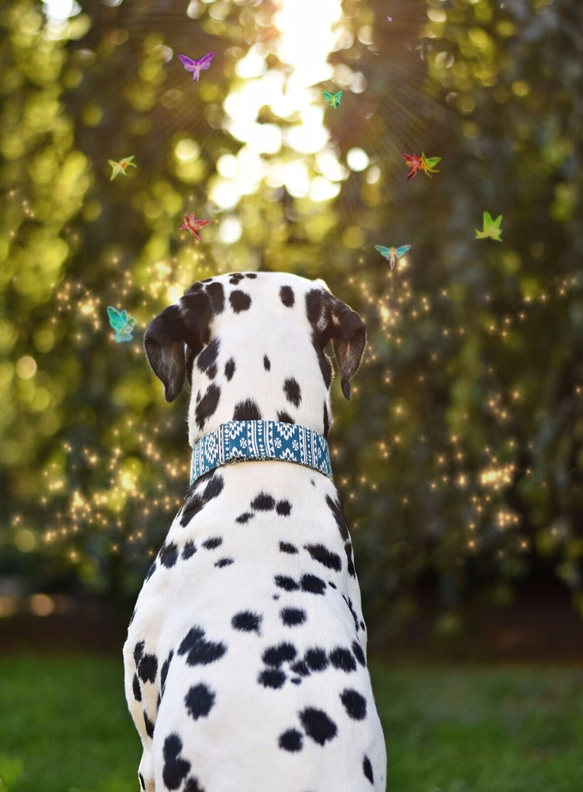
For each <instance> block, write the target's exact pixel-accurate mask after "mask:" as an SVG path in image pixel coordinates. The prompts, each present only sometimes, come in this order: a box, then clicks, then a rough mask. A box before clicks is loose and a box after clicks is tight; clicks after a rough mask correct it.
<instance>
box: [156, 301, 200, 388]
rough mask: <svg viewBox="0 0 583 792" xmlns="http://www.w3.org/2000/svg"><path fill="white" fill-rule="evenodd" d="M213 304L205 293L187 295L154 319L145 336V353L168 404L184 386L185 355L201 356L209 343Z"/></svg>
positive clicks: (190, 356) (191, 356)
mask: <svg viewBox="0 0 583 792" xmlns="http://www.w3.org/2000/svg"><path fill="white" fill-rule="evenodd" d="M210 319H211V301H210V299H209V297H208V295H207V294H205V293H204V292H203V291H197V292H195V293H190V291H189V292H187V293H186V294H185V295H184V297H181V298H180V300H179V301H178V302H177V303H175V304H174V305H170V306H169V307H168V308H165V309H164V310H163V311H162V313H161V314H159V315H158V316H157V317H156V318H155V319H153V320H152V321H151V322H150V324H149V325H148V328H147V330H146V332H145V333H144V350H145V352H146V357H147V358H148V363H149V364H150V367H151V368H152V371H153V372H154V374H155V375H156V376H157V377H158V378H159V379H160V380H162V382H163V383H164V398H165V399H166V401H167V402H172V401H174V399H176V398H177V397H178V396H179V395H180V392H181V391H182V388H183V386H184V375H185V371H186V352H187V348H188V350H189V358H190V359H192V358H193V357H194V356H196V355H198V353H199V352H200V351H201V349H202V348H203V347H204V345H205V344H206V343H207V342H208V338H209V332H210Z"/></svg>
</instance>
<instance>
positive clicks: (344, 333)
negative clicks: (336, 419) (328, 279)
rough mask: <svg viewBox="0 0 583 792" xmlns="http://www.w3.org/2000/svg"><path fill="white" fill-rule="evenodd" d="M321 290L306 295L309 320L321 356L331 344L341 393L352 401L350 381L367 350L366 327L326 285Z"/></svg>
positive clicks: (354, 312)
mask: <svg viewBox="0 0 583 792" xmlns="http://www.w3.org/2000/svg"><path fill="white" fill-rule="evenodd" d="M320 283H321V286H322V288H320V289H313V290H312V291H310V292H308V294H307V295H306V306H307V312H308V320H309V321H310V324H311V325H312V326H313V328H314V331H315V334H316V337H317V338H318V341H319V347H320V350H321V354H322V355H323V350H324V348H325V347H326V345H327V344H328V342H329V341H330V340H331V341H332V344H333V346H334V355H335V357H336V362H337V363H338V366H339V368H340V384H341V386H342V393H343V394H344V396H345V397H346V398H347V399H350V395H351V389H350V380H351V379H352V377H354V375H355V374H356V372H357V371H358V367H359V366H360V361H361V360H362V355H363V353H364V349H365V347H366V325H365V324H364V322H363V321H362V319H361V318H360V316H359V315H358V314H357V313H356V311H353V310H352V308H350V306H348V305H346V303H343V302H342V300H339V299H338V298H337V297H335V296H334V295H333V294H332V293H331V292H330V291H328V288H327V286H326V284H325V283H324V282H323V281H320Z"/></svg>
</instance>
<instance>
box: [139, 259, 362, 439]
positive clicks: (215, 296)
mask: <svg viewBox="0 0 583 792" xmlns="http://www.w3.org/2000/svg"><path fill="white" fill-rule="evenodd" d="M330 341H331V342H332V344H333V347H334V354H335V357H336V361H337V364H338V367H339V369H340V375H341V385H342V392H343V393H344V396H345V397H346V398H347V399H349V398H350V380H351V378H352V377H353V376H354V374H356V371H357V370H358V367H359V365H360V361H361V358H362V355H363V352H364V348H365V345H366V329H365V325H364V322H363V321H362V319H361V318H360V316H358V314H357V313H355V312H354V311H353V310H352V309H351V308H349V306H348V305H346V304H345V303H343V302H342V301H341V300H339V299H337V298H336V297H335V296H334V295H333V294H332V293H331V292H330V291H329V290H328V288H327V287H326V284H325V283H324V282H323V281H321V280H317V281H311V280H308V279H306V278H300V277H298V276H297V275H289V274H285V273H279V272H260V273H254V272H248V273H246V274H241V273H232V274H230V275H221V276H218V277H215V278H208V279H207V280H205V281H199V282H197V283H195V284H194V285H193V286H192V287H191V288H190V289H189V290H188V291H187V292H186V293H185V294H184V296H183V297H181V298H180V300H178V302H177V303H174V304H173V305H171V306H169V307H168V308H166V309H165V310H164V311H162V313H161V314H159V315H158V316H157V317H156V318H155V319H154V320H153V321H152V322H151V323H150V325H149V327H148V328H147V330H146V333H145V335H144V348H145V350H146V355H147V358H148V362H149V364H150V366H151V367H152V370H153V371H154V373H155V374H156V376H157V377H159V378H160V379H161V380H162V382H163V383H164V395H165V397H166V401H169V402H171V401H174V399H176V398H177V396H178V395H179V394H180V392H181V390H182V388H183V386H184V380H185V377H188V379H189V381H190V383H191V386H192V392H191V399H190V408H189V427H190V428H189V440H190V443H191V444H192V445H193V444H194V443H195V442H196V440H197V439H198V437H199V436H201V435H202V434H205V433H206V432H209V431H212V430H214V429H216V428H217V427H218V426H219V424H221V423H224V422H226V421H230V420H257V419H261V418H263V419H269V420H274V421H278V420H279V421H288V422H290V423H298V424H302V425H303V426H308V427H309V428H311V429H315V430H316V431H318V432H322V433H323V434H324V435H327V433H328V429H329V426H330V422H331V414H330V397H329V389H330V383H331V381H332V365H331V363H330V359H329V358H328V356H327V355H326V353H325V349H326V347H327V345H328V344H329V342H330Z"/></svg>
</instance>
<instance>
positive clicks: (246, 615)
mask: <svg viewBox="0 0 583 792" xmlns="http://www.w3.org/2000/svg"><path fill="white" fill-rule="evenodd" d="M231 625H232V626H233V629H235V630H240V631H241V632H256V633H257V634H259V630H260V627H261V616H260V615H259V614H258V613H253V612H252V611H241V612H240V613H236V614H235V615H234V616H233V618H232V619H231Z"/></svg>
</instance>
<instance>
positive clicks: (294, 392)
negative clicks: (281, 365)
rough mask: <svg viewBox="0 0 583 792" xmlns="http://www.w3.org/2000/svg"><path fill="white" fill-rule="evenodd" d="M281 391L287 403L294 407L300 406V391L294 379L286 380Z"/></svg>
mask: <svg viewBox="0 0 583 792" xmlns="http://www.w3.org/2000/svg"><path fill="white" fill-rule="evenodd" d="M283 391H284V393H285V398H286V399H287V400H288V402H290V403H291V404H293V405H294V407H299V406H300V402H301V401H302V390H301V388H300V385H299V383H298V381H297V380H296V379H294V378H293V377H289V378H288V379H286V381H285V382H284V383H283Z"/></svg>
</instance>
